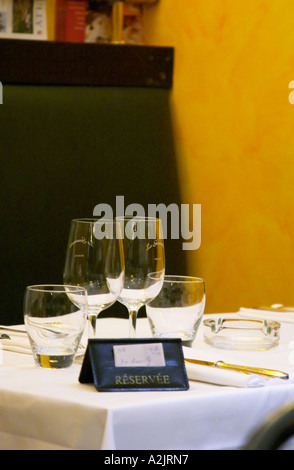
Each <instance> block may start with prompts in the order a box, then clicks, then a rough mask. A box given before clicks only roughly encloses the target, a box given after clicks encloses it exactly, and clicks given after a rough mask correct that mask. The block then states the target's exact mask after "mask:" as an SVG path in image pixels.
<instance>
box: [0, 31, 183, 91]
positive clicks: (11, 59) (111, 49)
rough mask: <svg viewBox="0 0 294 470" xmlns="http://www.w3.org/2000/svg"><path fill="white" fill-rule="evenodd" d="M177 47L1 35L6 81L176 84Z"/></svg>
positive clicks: (1, 70) (0, 76)
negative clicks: (175, 57)
mask: <svg viewBox="0 0 294 470" xmlns="http://www.w3.org/2000/svg"><path fill="white" fill-rule="evenodd" d="M173 65H174V49H173V48H172V47H159V46H141V45H140V46H136V45H134V46H133V45H121V44H120V45H112V44H85V43H65V42H53V41H32V40H18V39H0V81H1V83H2V84H40V85H93V86H126V87H128V86H131V87H150V88H171V87H172V81H173V80H172V79H173Z"/></svg>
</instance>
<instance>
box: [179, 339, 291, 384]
mask: <svg viewBox="0 0 294 470" xmlns="http://www.w3.org/2000/svg"><path fill="white" fill-rule="evenodd" d="M183 351H184V357H185V358H186V359H202V358H201V357H199V355H198V357H197V351H196V350H193V348H187V347H183ZM208 360H210V359H208ZM212 362H213V361H212ZM185 365H186V371H187V375H188V379H189V380H192V381H197V382H206V383H211V384H215V385H225V386H227V387H240V388H242V387H243V388H246V387H264V386H268V385H285V384H290V383H292V384H293V383H294V379H291V378H289V379H279V378H267V377H264V376H261V375H257V374H244V373H242V372H238V371H234V370H228V369H223V368H218V367H212V366H205V365H198V364H192V363H189V362H186V363H185Z"/></svg>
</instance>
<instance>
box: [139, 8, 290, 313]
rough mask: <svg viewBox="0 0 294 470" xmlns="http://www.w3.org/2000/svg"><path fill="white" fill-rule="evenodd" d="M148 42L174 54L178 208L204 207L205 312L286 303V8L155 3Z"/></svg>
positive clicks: (194, 268) (196, 259)
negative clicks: (184, 205)
mask: <svg viewBox="0 0 294 470" xmlns="http://www.w3.org/2000/svg"><path fill="white" fill-rule="evenodd" d="M145 18H146V19H145V31H146V38H147V41H148V43H149V44H154V45H169V46H174V47H175V74H174V86H173V90H172V94H171V100H172V106H173V117H174V130H175V141H176V145H177V150H178V158H179V171H180V176H181V182H182V190H183V198H184V201H185V202H188V203H190V204H193V203H200V204H201V205H202V243H201V247H200V248H199V250H197V251H194V252H192V251H190V252H188V261H189V272H190V274H194V275H199V276H203V277H204V279H205V280H206V285H207V307H206V312H216V311H219V312H224V311H236V310H237V309H238V308H239V307H240V306H254V305H259V304H270V303H274V302H281V303H286V304H292V305H294V184H293V183H294V106H293V105H291V104H290V103H289V100H288V97H289V93H290V91H291V90H289V88H288V85H289V82H290V81H291V80H294V2H292V1H291V0H247V1H246V2H244V1H241V0H185V1H183V2H181V1H179V0H160V1H159V3H158V5H156V6H152V7H148V8H147V9H146V12H145Z"/></svg>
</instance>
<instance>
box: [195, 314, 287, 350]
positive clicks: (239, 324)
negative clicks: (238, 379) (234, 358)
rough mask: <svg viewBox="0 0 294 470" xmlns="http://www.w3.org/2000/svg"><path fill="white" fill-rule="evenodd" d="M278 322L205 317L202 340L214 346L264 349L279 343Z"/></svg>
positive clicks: (237, 348)
mask: <svg viewBox="0 0 294 470" xmlns="http://www.w3.org/2000/svg"><path fill="white" fill-rule="evenodd" d="M280 326H281V325H280V323H278V322H276V321H272V320H252V319H246V318H221V317H218V318H207V319H205V320H204V321H203V335H204V341H205V342H206V343H208V344H210V345H211V346H214V347H215V348H220V349H236V350H244V351H264V350H267V349H270V348H273V347H274V346H277V345H278V344H279V340H280Z"/></svg>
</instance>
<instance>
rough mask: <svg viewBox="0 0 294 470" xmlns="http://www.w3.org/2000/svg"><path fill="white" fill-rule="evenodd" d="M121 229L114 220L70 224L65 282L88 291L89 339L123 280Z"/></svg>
mask: <svg viewBox="0 0 294 470" xmlns="http://www.w3.org/2000/svg"><path fill="white" fill-rule="evenodd" d="M119 230H120V226H119V224H118V223H117V222H115V221H113V220H105V219H98V218H97V219H96V218H90V219H74V220H72V221H71V226H70V233H69V240H68V245H67V251H66V260H65V267H64V274H63V279H64V283H66V284H69V283H70V284H74V285H79V286H82V287H85V288H86V290H87V293H88V295H87V299H88V300H87V301H88V320H89V324H90V329H89V336H90V337H94V336H95V333H96V320H97V317H98V315H99V313H100V312H101V311H102V310H104V309H106V308H108V307H110V306H111V305H112V304H113V303H114V302H115V301H116V299H117V297H118V295H119V293H120V291H121V289H122V286H123V279H124V258H123V247H122V239H121V235H120V234H119V233H118V232H119Z"/></svg>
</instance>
